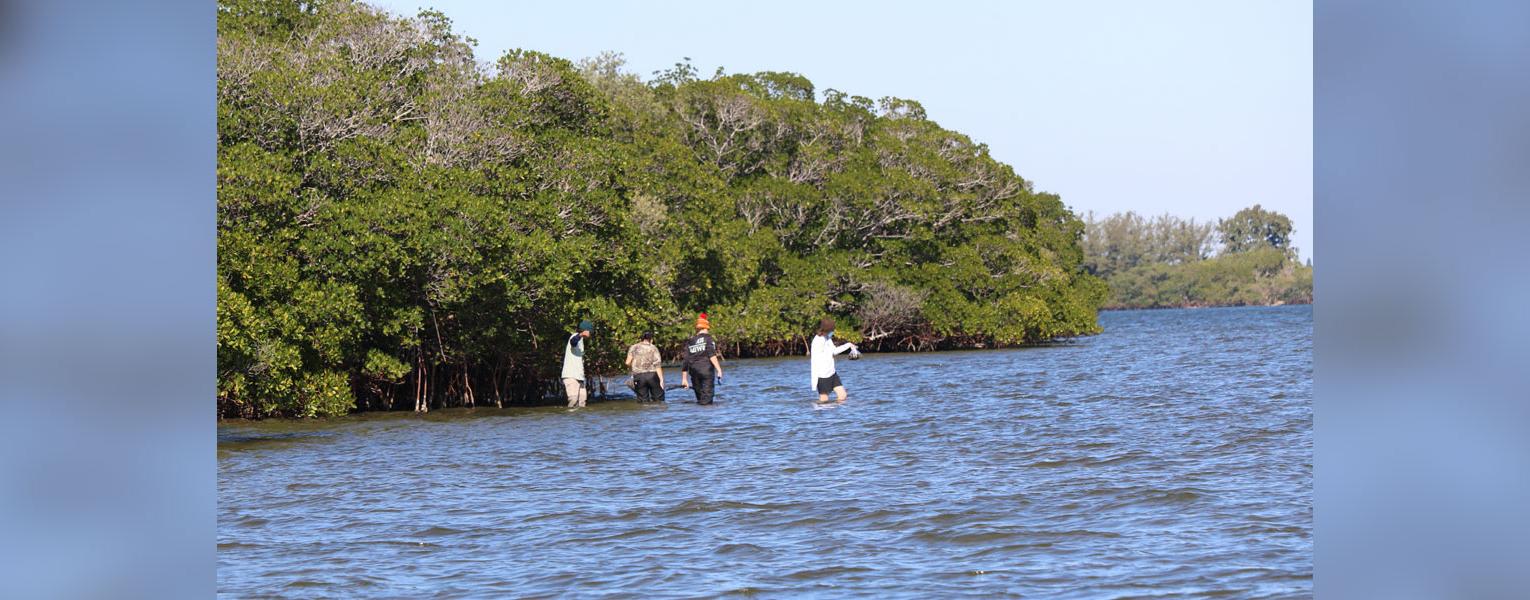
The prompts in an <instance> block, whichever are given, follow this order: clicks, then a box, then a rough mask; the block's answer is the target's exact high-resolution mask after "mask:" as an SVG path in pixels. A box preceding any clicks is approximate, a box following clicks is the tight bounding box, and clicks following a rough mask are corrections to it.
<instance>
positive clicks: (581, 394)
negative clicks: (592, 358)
mask: <svg viewBox="0 0 1530 600" xmlns="http://www.w3.org/2000/svg"><path fill="white" fill-rule="evenodd" d="M593 329H595V324H594V323H591V322H589V321H580V322H579V332H578V333H575V334H574V335H571V336H569V337H568V342H567V343H565V344H563V392H564V393H566V394H568V407H569V408H578V407H582V406H584V402H585V400H588V399H589V397H590V390H589V388H588V387H586V386H585V385H584V340H585V338H588V337H590V331H591V330H593Z"/></svg>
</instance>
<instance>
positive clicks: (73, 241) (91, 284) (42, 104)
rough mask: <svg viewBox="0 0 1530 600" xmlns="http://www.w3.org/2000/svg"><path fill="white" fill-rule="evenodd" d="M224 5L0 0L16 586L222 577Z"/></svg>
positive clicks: (9, 538)
mask: <svg viewBox="0 0 1530 600" xmlns="http://www.w3.org/2000/svg"><path fill="white" fill-rule="evenodd" d="M215 10H216V5H215V4H214V3H212V2H179V1H173V2H71V1H64V2H37V1H32V2H7V3H5V4H4V5H3V6H0V199H3V205H4V206H3V212H0V398H3V399H4V406H5V413H4V418H3V419H0V427H3V434H0V447H3V448H4V450H3V452H0V530H3V531H5V533H6V535H5V542H4V543H3V544H0V548H3V550H0V552H3V555H0V597H3V598H55V597H56V598H77V597H93V598H139V597H141V598H176V597H208V596H211V595H213V594H214V593H215V592H216V590H215V586H216V562H215V561H216V549H215V547H214V544H215V539H216V538H215V535H216V521H215V510H216V495H215V494H216V468H217V464H216V437H215V435H216V434H215V429H214V426H215V421H214V420H215V415H214V413H213V401H212V399H213V393H214V375H215V374H214V368H215V367H214V365H215V362H214V358H215V355H214V344H215V337H214V336H215V333H214V332H215V329H214V326H215V323H214V319H215V317H214V293H215V290H214V286H213V280H214V264H215V261H214V256H213V253H214V241H215V237H214V236H215V235H216V232H215V229H214V209H215V191H214V170H215V151H216V137H215V136H216V129H215V125H216V123H215V118H216V117H215V106H214V96H213V94H214V81H215V76H216V75H215V62H214V61H215V58H216V55H215V51H214V43H215V33H216V32H215V30H214V20H215Z"/></svg>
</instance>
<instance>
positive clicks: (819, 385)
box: [808, 318, 855, 404]
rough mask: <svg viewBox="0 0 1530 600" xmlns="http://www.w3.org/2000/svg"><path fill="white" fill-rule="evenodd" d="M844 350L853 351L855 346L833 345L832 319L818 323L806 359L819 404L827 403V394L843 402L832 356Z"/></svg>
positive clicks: (843, 396)
mask: <svg viewBox="0 0 1530 600" xmlns="http://www.w3.org/2000/svg"><path fill="white" fill-rule="evenodd" d="M846 350H855V344H851V343H849V342H845V343H844V344H841V345H839V346H835V345H834V319H830V318H824V319H823V320H822V321H819V322H818V335H815V336H813V345H812V346H811V348H810V349H809V350H808V358H809V360H810V361H811V365H812V370H813V389H814V390H817V391H818V402H819V403H820V404H822V403H825V402H828V401H829V392H831V391H832V392H834V395H836V396H838V397H839V402H844V401H845V397H846V396H847V395H848V394H846V393H845V385H844V384H842V383H840V382H839V373H837V372H835V370H834V355H836V354H839V353H841V352H844V351H846Z"/></svg>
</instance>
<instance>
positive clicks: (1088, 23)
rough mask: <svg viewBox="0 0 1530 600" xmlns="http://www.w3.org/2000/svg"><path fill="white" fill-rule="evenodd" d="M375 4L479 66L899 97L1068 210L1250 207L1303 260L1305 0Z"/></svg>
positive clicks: (1208, 215)
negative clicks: (799, 83) (1291, 237)
mask: <svg viewBox="0 0 1530 600" xmlns="http://www.w3.org/2000/svg"><path fill="white" fill-rule="evenodd" d="M372 4H374V5H376V6H380V7H383V8H386V9H388V10H391V11H393V12H395V13H397V14H401V15H411V16H412V15H413V14H415V13H416V12H417V11H418V10H419V9H420V8H421V7H433V8H436V9H437V10H440V11H442V12H444V13H446V15H447V16H448V17H451V19H452V20H453V24H454V28H455V29H456V30H457V31H458V32H460V33H463V34H465V35H468V36H470V37H473V38H476V39H477V40H478V41H479V44H478V47H477V49H476V54H477V56H478V58H479V59H480V60H493V59H495V58H497V57H498V56H499V55H500V54H502V53H503V52H504V51H505V50H507V49H510V48H529V49H535V50H541V51H544V52H548V53H550V54H553V55H556V56H562V57H565V58H569V59H578V58H583V57H586V56H594V55H596V54H599V53H600V52H601V51H604V50H612V51H616V52H621V53H622V54H624V55H625V56H626V59H627V63H628V70H629V71H631V72H634V73H637V74H639V75H642V76H643V77H644V78H645V79H646V78H649V77H651V74H652V73H653V71H656V70H659V69H664V68H668V67H669V66H671V65H673V64H674V63H675V62H678V61H680V60H681V59H682V58H683V57H690V58H691V59H692V62H693V64H695V65H696V66H697V68H698V69H699V70H700V71H701V73H702V74H703V75H709V74H711V73H712V71H713V70H715V69H716V68H717V67H718V66H722V67H724V68H726V69H727V72H729V73H741V72H754V71H765V70H772V71H794V72H797V73H801V74H803V75H806V76H807V77H808V78H809V79H811V80H812V81H813V83H814V84H815V85H816V86H817V88H818V89H819V90H820V92H821V91H822V90H824V89H827V88H834V89H838V90H842V91H845V92H847V93H851V94H858V95H861V96H868V97H871V98H878V97H882V96H899V97H903V98H911V99H914V100H918V101H919V102H920V103H922V104H923V105H924V107H925V110H926V111H927V113H928V115H929V116H930V118H931V119H933V120H935V121H937V122H939V123H940V124H941V125H942V126H944V127H947V128H950V129H954V130H957V131H960V132H962V133H965V134H967V135H969V136H971V137H972V138H973V139H974V140H977V141H979V142H983V143H987V144H988V145H989V147H990V148H991V150H992V152H993V155H994V156H995V157H996V158H998V159H999V160H1002V161H1004V162H1006V163H1009V164H1011V165H1014V167H1015V170H1016V172H1018V173H1019V174H1020V175H1021V176H1023V177H1025V178H1026V179H1030V180H1032V181H1033V182H1034V183H1035V184H1036V187H1037V189H1040V190H1046V191H1050V192H1055V193H1057V194H1060V195H1061V196H1062V199H1063V202H1064V203H1066V204H1067V205H1069V206H1070V207H1072V208H1073V209H1074V210H1075V211H1078V212H1079V213H1083V212H1085V211H1091V210H1092V211H1094V212H1095V213H1096V214H1108V213H1112V212H1118V211H1125V210H1135V211H1137V212H1139V213H1145V214H1149V215H1152V214H1160V213H1164V212H1168V213H1172V214H1175V215H1179V216H1182V217H1194V218H1196V219H1197V220H1203V221H1204V220H1214V219H1216V218H1218V217H1227V216H1231V215H1232V214H1233V213H1234V212H1236V211H1237V210H1238V209H1240V208H1243V207H1245V206H1249V205H1252V204H1255V203H1258V204H1261V205H1263V206H1264V207H1265V208H1268V209H1272V210H1278V211H1280V212H1282V213H1285V214H1287V215H1289V216H1290V217H1291V219H1292V221H1293V222H1294V223H1295V226H1296V229H1297V231H1296V235H1295V244H1296V245H1297V246H1298V247H1299V248H1300V249H1301V255H1302V257H1303V258H1306V257H1311V256H1313V245H1312V226H1313V223H1312V6H1311V3H1310V2H1301V1H1284V0H1240V1H1238V2H1217V1H1212V0H1200V1H1182V0H1181V1H1175V0H1169V1H1155V2H1151V3H1148V2H1132V1H1125V0H1121V1H1114V2H1098V1H1079V2H1073V1H1070V2H1030V1H1027V2H1002V3H1001V2H955V1H952V2H944V3H935V2H874V3H873V2H829V1H827V0H820V1H817V2H805V1H796V0H787V1H774V2H769V3H764V2H754V3H740V4H738V5H732V6H722V5H721V4H720V3H715V2H699V1H669V2H642V3H639V2H625V3H623V2H578V3H575V2H567V3H555V2H536V3H529V2H528V3H517V2H489V1H477V2H474V1H466V0H427V1H421V0H387V1H374V2H372Z"/></svg>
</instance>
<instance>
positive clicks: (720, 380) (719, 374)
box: [717, 371, 722, 383]
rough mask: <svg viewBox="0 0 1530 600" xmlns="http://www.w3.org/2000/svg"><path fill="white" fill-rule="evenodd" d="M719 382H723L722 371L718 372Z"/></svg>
mask: <svg viewBox="0 0 1530 600" xmlns="http://www.w3.org/2000/svg"><path fill="white" fill-rule="evenodd" d="M717 383H722V371H718V372H717Z"/></svg>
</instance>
